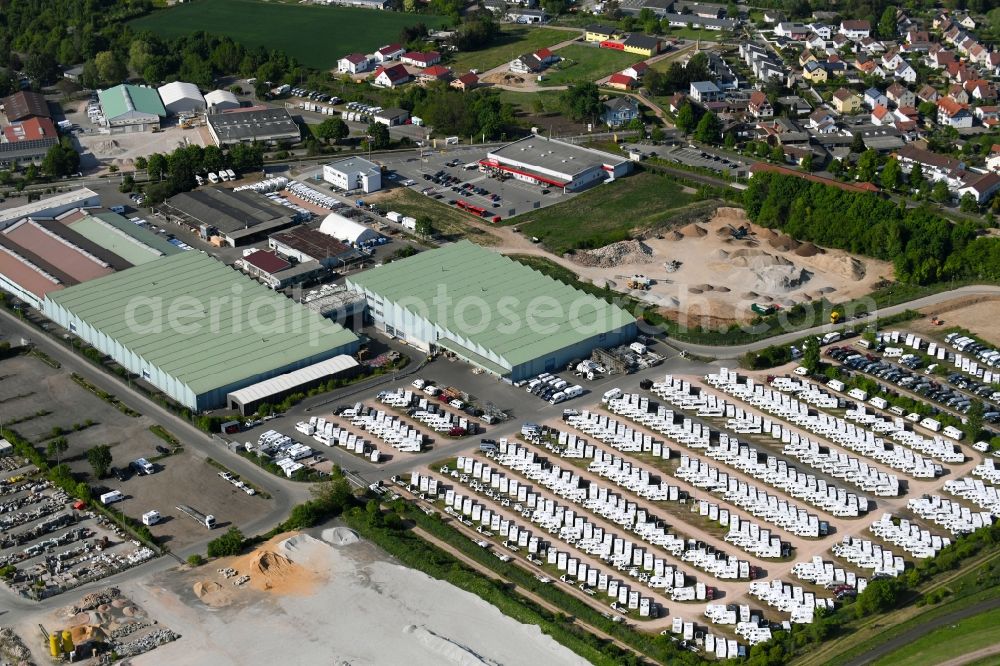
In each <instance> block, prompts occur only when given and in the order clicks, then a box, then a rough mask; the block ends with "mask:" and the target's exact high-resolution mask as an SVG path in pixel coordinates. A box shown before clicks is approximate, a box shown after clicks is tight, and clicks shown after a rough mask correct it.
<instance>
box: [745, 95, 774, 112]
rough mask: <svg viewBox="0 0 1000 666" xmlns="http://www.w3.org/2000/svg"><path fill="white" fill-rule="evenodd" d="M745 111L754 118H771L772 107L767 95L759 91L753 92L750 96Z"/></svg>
mask: <svg viewBox="0 0 1000 666" xmlns="http://www.w3.org/2000/svg"><path fill="white" fill-rule="evenodd" d="M747 111H749V112H750V115H752V116H753V117H754V118H773V117H774V107H772V106H771V103H770V102H769V101H768V100H767V95H766V94H765V93H763V92H761V91H760V90H755V91H754V92H753V93H752V94H751V95H750V102H749V103H748V104H747Z"/></svg>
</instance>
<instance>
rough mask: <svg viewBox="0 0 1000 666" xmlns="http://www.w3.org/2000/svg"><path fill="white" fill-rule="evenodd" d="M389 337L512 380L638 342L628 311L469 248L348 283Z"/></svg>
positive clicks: (451, 248)
mask: <svg viewBox="0 0 1000 666" xmlns="http://www.w3.org/2000/svg"><path fill="white" fill-rule="evenodd" d="M347 286H348V288H350V289H352V290H354V291H357V292H359V293H362V294H364V296H365V300H366V301H367V304H368V311H369V313H370V314H371V317H372V319H373V321H374V323H375V326H376V327H377V328H379V329H380V330H383V331H385V332H386V333H387V334H389V335H391V336H395V337H398V338H402V339H403V340H405V341H406V342H407V343H409V344H412V345H414V346H416V347H418V348H420V349H422V350H425V351H431V350H434V349H439V350H444V351H448V352H451V353H454V354H455V355H456V356H458V357H460V358H462V359H464V360H466V361H468V362H469V363H471V364H473V365H475V366H478V367H480V368H482V369H483V370H486V371H487V372H490V373H492V374H495V375H497V376H499V377H503V378H505V379H507V380H509V381H520V380H522V379H525V378H527V377H530V376H532V375H536V374H539V373H541V372H546V371H552V370H556V369H559V368H561V367H563V366H565V365H566V363H568V362H569V361H570V360H573V359H578V358H587V357H589V356H590V354H591V352H592V351H593V350H594V349H595V348H597V347H614V346H618V345H622V344H625V343H628V342H630V341H631V340H633V339H634V338H635V336H636V332H637V326H636V320H635V318H634V317H632V315H630V314H628V313H627V312H626V311H625V310H622V309H621V308H619V307H617V306H615V305H612V304H610V303H608V302H606V301H604V300H601V299H599V298H596V297H594V296H590V295H589V294H585V293H583V292H581V291H578V290H576V289H574V288H572V287H570V286H568V285H566V284H564V283H562V282H559V281H557V280H554V279H552V278H550V277H548V276H546V275H543V274H541V273H539V272H537V271H535V270H533V269H531V268H528V267H527V266H525V265H523V264H520V263H518V262H516V261H514V260H512V259H509V258H508V257H505V256H503V255H502V254H499V253H497V252H493V251H492V250H488V249H486V248H482V247H480V246H478V245H475V244H474V243H471V242H469V241H465V240H463V241H460V242H458V243H454V244H451V245H447V246H444V247H441V248H438V249H435V250H429V251H426V252H421V253H420V254H418V255H415V256H413V257H409V258H407V259H402V260H400V261H394V262H392V263H390V264H386V265H384V266H379V267H377V268H373V269H371V270H368V271H365V272H363V273H360V274H358V275H352V276H349V277H348V278H347Z"/></svg>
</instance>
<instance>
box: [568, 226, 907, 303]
mask: <svg viewBox="0 0 1000 666" xmlns="http://www.w3.org/2000/svg"><path fill="white" fill-rule="evenodd" d="M741 226H742V227H747V228H748V229H749V232H748V234H747V235H746V237H745V238H743V239H736V238H734V236H733V232H734V231H735V230H736V229H738V228H739V227H741ZM573 261H574V263H576V264H577V267H576V270H577V272H578V273H579V275H580V277H581V278H583V279H585V280H590V281H591V282H593V283H594V284H597V285H599V286H608V287H611V288H613V289H616V290H618V291H622V292H626V293H631V294H632V295H634V296H636V297H639V298H641V299H643V300H645V301H648V302H650V303H652V304H654V305H658V306H660V308H661V310H662V311H664V313H665V314H667V315H668V316H670V315H673V316H675V317H677V318H679V319H682V318H691V317H701V318H706V317H707V318H711V319H714V320H719V321H726V320H728V321H747V320H750V319H752V318H753V316H754V315H753V313H752V312H751V310H750V306H751V305H752V304H753V303H760V304H762V305H766V304H775V305H778V306H781V307H791V306H793V305H796V304H798V303H803V302H807V301H816V300H820V299H822V298H824V297H825V298H827V299H829V300H832V301H837V302H839V301H846V300H849V299H852V298H856V297H859V296H863V295H864V294H866V293H868V292H870V291H871V290H872V289H873V287H874V285H875V284H876V283H877V282H878V281H879V280H882V279H883V278H891V277H892V265H891V264H889V263H887V262H882V261H876V260H872V259H868V258H865V259H859V258H856V257H854V256H852V255H850V254H848V253H847V252H844V251H842V250H828V249H824V248H820V247H817V246H816V245H813V244H812V243H802V242H799V241H797V240H794V239H793V238H790V237H789V236H785V235H783V234H780V233H777V232H775V231H773V230H771V229H766V228H763V227H758V226H755V225H751V224H750V222H748V221H747V219H746V216H745V214H744V212H743V210H741V209H739V208H719V209H718V211H716V213H715V215H714V217H712V218H711V219H710V220H708V221H707V222H704V223H691V224H688V225H687V226H684V227H681V228H679V229H674V230H672V231H668V232H666V233H665V234H663V235H661V236H657V237H655V238H647V239H645V240H643V241H624V242H623V243H615V244H613V245H608V246H605V247H603V248H599V249H597V250H591V251H589V252H578V253H576V255H574V257H573ZM672 261H677V262H680V265H679V267H678V268H677V269H676V270H675V271H674V272H668V270H667V266H666V264H668V263H669V262H672ZM635 275H642V276H645V277H648V278H650V279H651V280H652V285H651V287H650V288H649V289H648V290H645V291H640V290H630V289H629V288H628V286H627V283H628V281H629V278H630V277H632V276H635Z"/></svg>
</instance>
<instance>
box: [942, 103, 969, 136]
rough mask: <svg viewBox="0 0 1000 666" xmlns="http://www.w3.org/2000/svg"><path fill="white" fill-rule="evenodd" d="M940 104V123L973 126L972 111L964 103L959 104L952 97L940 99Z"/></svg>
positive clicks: (953, 125) (960, 127) (965, 126)
mask: <svg viewBox="0 0 1000 666" xmlns="http://www.w3.org/2000/svg"><path fill="white" fill-rule="evenodd" d="M937 105H938V117H937V121H938V125H945V126H947V127H954V128H955V129H964V128H968V127H972V113H971V112H970V111H969V109H968V107H966V106H965V105H964V104H959V103H958V102H956V101H955V100H953V99H951V98H950V97H944V98H942V99H939V100H938V102H937Z"/></svg>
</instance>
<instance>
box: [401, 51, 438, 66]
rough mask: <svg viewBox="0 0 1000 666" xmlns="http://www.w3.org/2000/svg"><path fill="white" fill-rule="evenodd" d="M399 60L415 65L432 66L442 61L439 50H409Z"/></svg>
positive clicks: (405, 63)
mask: <svg viewBox="0 0 1000 666" xmlns="http://www.w3.org/2000/svg"><path fill="white" fill-rule="evenodd" d="M399 61H400V62H401V63H403V64H404V65H412V66H413V67H420V68H424V67H430V66H431V65H436V64H438V63H439V62H441V54H440V53H438V52H437V51H409V52H407V53H404V54H403V55H402V56H400V58H399Z"/></svg>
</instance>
